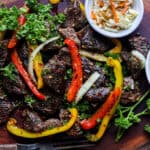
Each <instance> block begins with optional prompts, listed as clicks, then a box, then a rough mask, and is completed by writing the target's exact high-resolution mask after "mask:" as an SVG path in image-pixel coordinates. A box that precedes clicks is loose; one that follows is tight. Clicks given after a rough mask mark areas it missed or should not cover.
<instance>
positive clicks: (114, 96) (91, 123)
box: [80, 88, 121, 130]
mask: <svg viewBox="0 0 150 150" xmlns="http://www.w3.org/2000/svg"><path fill="white" fill-rule="evenodd" d="M120 94H121V88H115V89H114V90H113V91H112V92H111V93H110V95H109V96H108V98H107V99H106V102H105V103H104V104H103V105H102V106H101V107H100V108H99V109H98V110H97V111H96V113H95V114H93V115H92V116H91V118H89V119H88V120H87V119H85V120H83V121H81V123H80V124H81V126H82V128H83V129H85V130H89V129H92V128H94V127H95V126H96V124H97V120H98V119H103V117H104V116H105V115H106V114H107V112H109V111H110V109H111V108H112V107H113V106H114V104H115V103H116V101H117V100H118V98H119V97H120Z"/></svg>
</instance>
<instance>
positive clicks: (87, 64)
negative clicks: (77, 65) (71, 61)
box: [81, 57, 105, 87]
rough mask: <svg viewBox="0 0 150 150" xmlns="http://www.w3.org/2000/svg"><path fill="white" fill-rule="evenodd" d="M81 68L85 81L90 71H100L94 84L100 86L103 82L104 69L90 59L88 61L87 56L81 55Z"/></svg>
mask: <svg viewBox="0 0 150 150" xmlns="http://www.w3.org/2000/svg"><path fill="white" fill-rule="evenodd" d="M81 61H82V68H83V79H84V81H86V80H87V79H88V78H89V77H90V75H91V74H92V73H94V72H95V71H97V72H98V73H100V77H99V79H98V80H97V81H96V83H95V85H96V87H99V86H101V85H102V84H103V83H104V82H105V76H104V74H105V73H104V70H103V68H101V67H98V66H97V65H95V64H94V63H93V62H92V61H90V60H89V59H88V58H85V57H82V58H81Z"/></svg>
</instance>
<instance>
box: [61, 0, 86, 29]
mask: <svg viewBox="0 0 150 150" xmlns="http://www.w3.org/2000/svg"><path fill="white" fill-rule="evenodd" d="M79 5H80V4H79V2H78V0H75V1H74V2H72V3H70V6H69V7H67V8H66V9H65V11H64V13H65V15H66V21H65V23H64V27H72V28H75V29H76V30H78V31H79V30H80V29H82V28H83V27H84V26H85V25H86V24H87V19H86V18H85V16H84V14H83V13H82V12H81V9H80V6H79Z"/></svg>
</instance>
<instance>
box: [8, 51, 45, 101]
mask: <svg viewBox="0 0 150 150" xmlns="http://www.w3.org/2000/svg"><path fill="white" fill-rule="evenodd" d="M11 60H12V62H13V64H14V65H15V66H16V68H17V70H18V71H19V73H20V75H21V76H22V78H23V79H24V81H25V82H26V84H27V85H28V87H29V89H30V90H31V91H32V93H33V94H34V95H35V96H36V97H37V98H38V99H40V100H46V96H45V95H43V94H42V93H40V92H39V91H38V90H37V88H36V86H35V85H34V84H33V83H32V81H31V79H30V77H29V75H28V73H27V72H26V70H25V69H24V67H23V65H22V62H21V60H20V58H19V56H18V53H17V51H16V49H14V50H13V51H12V53H11Z"/></svg>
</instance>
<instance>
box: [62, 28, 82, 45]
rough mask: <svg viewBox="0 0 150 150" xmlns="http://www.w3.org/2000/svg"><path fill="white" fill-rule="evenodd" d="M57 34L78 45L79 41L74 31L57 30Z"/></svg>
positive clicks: (70, 29) (69, 29)
mask: <svg viewBox="0 0 150 150" xmlns="http://www.w3.org/2000/svg"><path fill="white" fill-rule="evenodd" d="M59 32H60V33H61V34H62V36H64V37H65V38H69V39H72V40H74V41H75V42H76V44H77V45H80V40H79V38H78V36H77V34H76V32H75V30H74V28H70V27H67V28H59Z"/></svg>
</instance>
